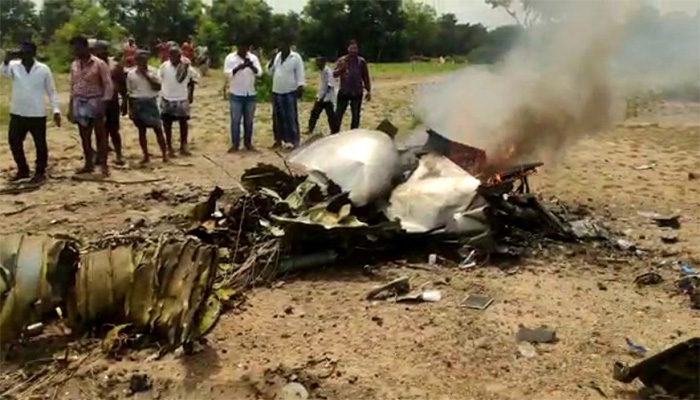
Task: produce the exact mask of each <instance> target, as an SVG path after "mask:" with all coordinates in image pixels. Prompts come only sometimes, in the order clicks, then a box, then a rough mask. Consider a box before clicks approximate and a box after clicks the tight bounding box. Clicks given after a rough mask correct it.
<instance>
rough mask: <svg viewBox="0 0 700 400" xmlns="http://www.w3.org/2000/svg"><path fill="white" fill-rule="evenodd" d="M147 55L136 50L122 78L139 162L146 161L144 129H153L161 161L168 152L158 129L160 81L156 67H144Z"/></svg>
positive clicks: (161, 133)
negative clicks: (140, 157) (135, 131)
mask: <svg viewBox="0 0 700 400" xmlns="http://www.w3.org/2000/svg"><path fill="white" fill-rule="evenodd" d="M149 56H150V54H149V53H148V52H147V51H145V50H139V51H138V52H137V53H136V68H134V69H132V70H130V71H129V74H128V76H127V78H126V86H127V91H128V94H129V101H130V103H131V106H130V107H129V116H130V117H131V120H132V121H134V125H136V129H138V131H139V145H141V151H142V152H143V160H142V161H141V164H147V163H148V162H149V161H150V155H149V153H148V140H147V138H146V133H147V132H146V130H147V129H148V128H153V130H154V131H155V133H156V140H157V141H158V146H159V147H160V151H161V153H162V155H163V162H168V152H167V149H166V145H165V138H164V137H163V129H162V128H161V122H160V112H159V110H158V100H157V99H158V91H160V88H161V84H160V79H159V78H158V70H157V69H155V68H153V67H149V66H148V58H149Z"/></svg>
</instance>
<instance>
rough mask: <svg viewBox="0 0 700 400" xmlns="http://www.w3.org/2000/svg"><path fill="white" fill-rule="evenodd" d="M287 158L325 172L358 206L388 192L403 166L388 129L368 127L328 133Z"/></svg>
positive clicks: (308, 168) (309, 168)
mask: <svg viewBox="0 0 700 400" xmlns="http://www.w3.org/2000/svg"><path fill="white" fill-rule="evenodd" d="M287 160H288V161H289V162H291V163H294V164H298V165H301V166H303V167H304V168H306V169H307V170H317V171H321V172H323V173H324V174H325V175H326V176H327V177H328V178H329V179H331V180H332V181H333V182H335V183H336V184H338V185H339V186H340V187H341V188H342V189H343V191H345V192H348V196H349V198H350V201H351V202H352V204H353V205H355V206H358V207H362V206H365V205H367V204H370V203H372V202H373V201H375V200H377V199H378V198H381V197H382V196H384V195H386V194H388V193H389V192H390V191H391V188H392V180H393V178H394V176H395V175H396V173H397V171H398V169H399V153H398V151H397V150H396V144H395V143H394V141H393V140H392V139H391V138H390V137H389V136H388V135H387V134H385V133H384V132H379V131H372V130H367V129H355V130H351V131H345V132H341V133H338V134H335V135H331V136H326V137H324V138H321V139H319V140H316V141H314V142H312V143H310V144H309V145H307V146H304V147H301V148H299V149H298V150H296V151H294V152H293V153H291V154H290V155H289V156H288V157H287Z"/></svg>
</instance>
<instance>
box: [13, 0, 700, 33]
mask: <svg viewBox="0 0 700 400" xmlns="http://www.w3.org/2000/svg"><path fill="white" fill-rule="evenodd" d="M0 1H4V0H0ZM33 1H34V2H36V3H37V4H39V6H41V4H42V3H43V0H33ZM205 1H206V0H205ZM209 1H211V0H209ZM266 1H267V2H268V4H270V5H271V6H272V8H273V9H274V11H275V12H282V13H286V12H287V11H296V12H301V10H302V9H303V8H304V4H306V1H307V0H266ZM329 1H332V0H329ZM357 1H362V0H357ZM418 1H421V2H423V3H427V4H430V5H431V6H433V7H434V8H435V10H437V12H438V14H444V13H453V14H455V15H456V16H457V19H458V20H459V21H460V22H469V23H479V22H480V23H482V24H484V25H486V26H487V27H490V28H493V27H497V26H500V25H506V24H510V23H513V20H512V19H511V17H510V16H509V15H508V14H506V13H505V12H504V11H503V10H499V9H495V10H494V9H491V7H490V6H488V5H487V4H486V2H485V1H484V0H418ZM552 1H556V0H552ZM560 1H590V0H560ZM612 1H616V0H612ZM646 1H648V2H649V3H651V4H654V5H656V7H657V8H659V9H660V10H661V11H662V12H664V13H666V12H673V11H682V12H685V13H688V14H695V13H696V12H697V10H698V9H699V8H700V1H698V0H646Z"/></svg>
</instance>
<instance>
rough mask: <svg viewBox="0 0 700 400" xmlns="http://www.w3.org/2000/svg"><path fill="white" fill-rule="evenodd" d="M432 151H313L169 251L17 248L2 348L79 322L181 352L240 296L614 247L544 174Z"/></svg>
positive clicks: (8, 271) (441, 145)
mask: <svg viewBox="0 0 700 400" xmlns="http://www.w3.org/2000/svg"><path fill="white" fill-rule="evenodd" d="M419 142H420V144H419V145H415V146H403V147H401V148H399V146H397V144H396V143H395V141H394V139H393V137H391V136H390V135H389V134H387V133H385V132H382V131H370V130H354V131H348V132H343V133H340V134H337V135H332V136H329V137H324V138H320V139H317V140H310V141H309V142H307V144H306V145H305V146H304V147H302V148H300V149H298V150H297V151H295V152H293V153H291V154H290V155H289V156H288V157H287V158H286V160H285V168H284V169H281V168H278V167H276V166H273V165H266V164H261V165H258V166H256V167H254V168H251V169H248V170H246V171H245V173H244V174H243V176H242V179H241V182H242V185H243V187H244V188H245V193H244V194H243V195H240V196H237V197H236V198H235V200H233V201H232V202H229V203H228V204H224V205H220V204H219V200H220V199H221V198H222V196H223V194H224V192H223V191H222V190H221V189H219V188H216V189H215V190H214V191H212V192H211V194H210V196H209V199H208V200H207V201H206V202H205V203H203V204H200V205H198V206H196V207H195V208H194V210H193V211H192V213H191V218H192V219H194V220H195V222H194V224H192V223H190V224H189V226H188V228H187V229H186V230H185V232H179V233H177V234H176V235H174V236H170V237H160V238H158V240H152V239H149V238H147V239H146V240H140V241H138V240H137V241H129V240H126V241H125V240H121V241H115V240H111V239H110V240H100V241H98V242H95V243H93V244H92V245H91V246H88V248H87V249H84V250H83V251H82V254H79V250H78V247H79V246H78V243H77V242H76V241H74V240H69V239H61V238H51V237H46V236H33V235H24V236H22V235H19V236H10V237H5V238H3V239H1V240H0V342H1V343H3V344H6V343H10V342H12V341H14V340H15V339H17V338H18V337H20V336H21V335H22V333H23V331H24V330H25V329H26V327H27V326H29V325H31V324H32V323H34V322H37V321H45V320H46V318H47V315H51V316H53V317H56V316H59V317H62V315H63V311H61V310H65V312H66V315H67V322H68V324H69V325H70V326H71V327H72V328H73V329H74V330H77V331H83V330H86V329H91V328H95V327H97V328H98V330H99V327H101V326H102V325H103V324H109V325H111V326H115V325H116V326H117V328H115V329H118V330H123V329H130V330H133V331H136V332H142V333H147V334H151V335H152V336H153V337H155V338H156V339H157V340H158V341H159V342H161V344H163V345H164V346H163V347H162V348H163V349H165V350H171V349H173V348H175V347H177V346H179V345H182V344H187V343H190V342H191V341H192V340H194V339H196V338H197V337H200V336H201V335H204V334H205V333H206V332H207V331H208V330H210V329H211V327H212V326H213V325H214V324H215V322H216V320H217V318H218V315H219V313H220V311H221V309H222V306H221V302H224V303H225V302H227V301H228V300H229V299H228V297H229V296H231V295H232V294H235V293H239V292H240V291H242V290H244V289H246V288H248V287H251V286H254V285H256V284H262V283H265V282H268V281H270V280H271V279H273V278H274V277H275V276H278V275H280V274H286V273H289V272H292V271H298V270H301V269H305V268H310V267H314V266H320V265H324V264H330V263H333V262H336V261H338V262H343V263H344V264H352V263H358V262H359V263H362V265H366V264H372V263H376V262H381V261H385V260H394V259H410V258H411V257H414V256H415V257H416V258H418V259H420V260H422V261H425V260H426V255H427V254H433V253H436V254H439V255H440V256H442V257H443V259H446V260H452V261H454V263H456V264H461V265H467V266H469V265H475V264H476V263H477V262H478V261H479V260H483V259H485V257H490V256H492V255H505V256H518V255H520V254H522V253H523V252H524V251H526V250H527V249H528V248H534V247H539V246H541V245H542V242H543V240H544V239H545V238H547V240H569V241H575V240H579V239H585V238H597V239H604V240H603V241H604V243H609V244H610V245H611V246H613V245H614V243H613V241H612V240H611V239H610V238H609V237H608V236H607V235H606V234H605V231H604V230H602V229H600V228H599V227H597V226H595V224H593V223H591V222H589V221H571V218H570V216H569V215H567V214H566V213H565V209H563V208H562V207H560V208H559V209H558V210H557V212H553V211H551V210H550V209H548V208H546V207H544V206H543V205H542V204H541V203H540V202H539V201H538V200H537V198H536V197H535V196H534V195H533V194H531V193H530V190H529V185H528V176H529V175H530V174H532V173H534V172H535V171H536V169H537V167H539V166H540V165H541V163H532V164H524V165H518V166H510V167H509V168H505V169H495V168H494V167H493V166H490V165H489V164H488V160H487V159H486V155H485V153H484V152H483V151H482V150H479V149H475V148H472V147H469V146H465V145H463V144H459V143H454V142H451V141H449V140H447V139H445V138H443V137H442V136H440V135H439V134H437V133H436V132H433V131H428V132H427V137H426V138H424V139H422V140H419ZM122 239H123V238H122ZM57 307H58V308H57ZM55 310H59V312H58V313H56V312H55ZM113 334H115V335H118V334H119V332H113Z"/></svg>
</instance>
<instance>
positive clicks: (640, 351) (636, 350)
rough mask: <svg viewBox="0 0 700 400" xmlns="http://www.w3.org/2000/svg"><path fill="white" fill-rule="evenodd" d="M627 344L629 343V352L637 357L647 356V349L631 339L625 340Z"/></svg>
mask: <svg viewBox="0 0 700 400" xmlns="http://www.w3.org/2000/svg"><path fill="white" fill-rule="evenodd" d="M625 343H627V350H628V351H629V352H630V353H632V354H634V355H637V356H641V357H643V356H645V355H646V354H647V349H646V348H645V347H644V346H639V345H636V344H634V343H632V341H631V340H630V339H629V338H625Z"/></svg>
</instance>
